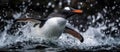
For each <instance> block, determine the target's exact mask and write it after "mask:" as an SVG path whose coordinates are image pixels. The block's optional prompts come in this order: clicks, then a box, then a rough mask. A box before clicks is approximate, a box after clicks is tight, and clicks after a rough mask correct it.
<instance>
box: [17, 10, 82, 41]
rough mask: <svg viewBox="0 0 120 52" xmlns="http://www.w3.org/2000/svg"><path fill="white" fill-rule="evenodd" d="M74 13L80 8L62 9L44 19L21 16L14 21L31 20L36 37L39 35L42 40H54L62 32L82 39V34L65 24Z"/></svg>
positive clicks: (79, 11)
mask: <svg viewBox="0 0 120 52" xmlns="http://www.w3.org/2000/svg"><path fill="white" fill-rule="evenodd" d="M75 13H81V10H63V11H60V12H54V13H51V14H50V15H49V16H48V17H47V18H45V19H33V18H21V19H17V20H16V22H32V23H33V24H34V26H35V30H34V31H35V33H36V34H37V35H34V36H36V37H41V38H42V39H44V40H50V41H52V40H56V39H58V38H59V37H60V36H61V34H62V33H69V34H70V35H72V36H73V37H75V38H77V39H79V40H80V42H83V41H84V38H83V36H82V35H81V34H80V33H78V32H76V31H75V30H74V29H72V28H71V27H69V26H67V24H66V23H68V22H67V18H68V17H70V16H72V15H73V14H75Z"/></svg>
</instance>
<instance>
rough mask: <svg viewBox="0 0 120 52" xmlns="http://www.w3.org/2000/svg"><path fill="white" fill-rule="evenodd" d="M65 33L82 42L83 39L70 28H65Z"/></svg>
mask: <svg viewBox="0 0 120 52" xmlns="http://www.w3.org/2000/svg"><path fill="white" fill-rule="evenodd" d="M64 32H65V33H69V34H70V35H72V36H73V37H75V38H77V39H79V40H80V42H83V41H84V38H83V36H82V35H81V34H80V33H78V32H76V31H75V30H74V29H72V28H70V27H65V31H64Z"/></svg>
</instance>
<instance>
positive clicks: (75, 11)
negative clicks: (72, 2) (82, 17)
mask: <svg viewBox="0 0 120 52" xmlns="http://www.w3.org/2000/svg"><path fill="white" fill-rule="evenodd" d="M72 12H73V13H77V14H82V13H83V10H78V9H76V10H72Z"/></svg>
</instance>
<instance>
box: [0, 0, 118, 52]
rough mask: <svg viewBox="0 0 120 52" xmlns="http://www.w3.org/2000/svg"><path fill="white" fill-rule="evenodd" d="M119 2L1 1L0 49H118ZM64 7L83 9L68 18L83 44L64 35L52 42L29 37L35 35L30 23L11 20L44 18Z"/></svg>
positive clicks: (60, 50)
mask: <svg viewBox="0 0 120 52" xmlns="http://www.w3.org/2000/svg"><path fill="white" fill-rule="evenodd" d="M119 3H120V1H119V0H114V1H112V0H103V1H101V0H80V1H79V0H49V1H48V0H44V1H43V0H41V1H39V0H14V1H12V0H0V42H1V43H0V51H7V50H8V51H31V52H37V51H53V52H56V51H58V52H62V51H64V52H73V51H76V52H77V51H119V49H120V47H119V45H120V41H119V40H120V37H119V36H120V30H119V29H120V10H119V9H120V4H119ZM66 6H70V7H73V8H76V9H82V10H83V11H84V12H83V14H76V15H74V16H72V17H71V18H69V19H68V20H69V23H70V24H71V26H73V27H75V28H74V29H76V31H79V32H80V33H81V34H82V35H83V37H84V38H85V41H84V42H83V43H80V42H79V41H78V40H77V39H75V38H73V37H72V36H69V35H66V34H62V36H61V37H60V38H59V39H58V40H56V41H54V42H41V41H40V39H34V38H32V37H31V36H28V35H32V34H34V31H32V29H33V27H31V24H27V23H16V22H14V20H15V19H19V18H29V17H33V18H45V17H47V16H48V15H49V14H50V13H51V12H53V11H54V10H55V9H57V10H60V9H63V8H64V7H66ZM25 24H26V25H25ZM28 30H31V31H30V32H29V31H28Z"/></svg>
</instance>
